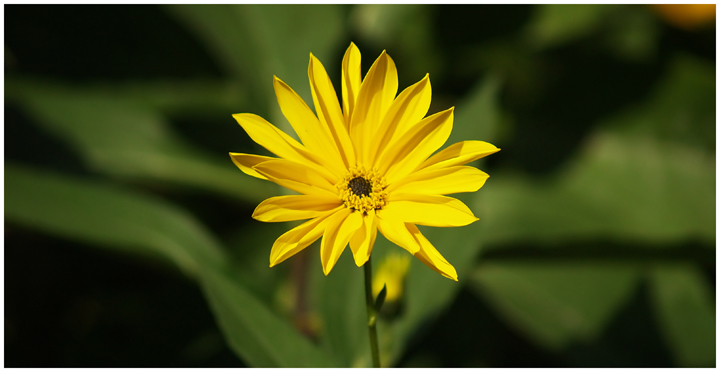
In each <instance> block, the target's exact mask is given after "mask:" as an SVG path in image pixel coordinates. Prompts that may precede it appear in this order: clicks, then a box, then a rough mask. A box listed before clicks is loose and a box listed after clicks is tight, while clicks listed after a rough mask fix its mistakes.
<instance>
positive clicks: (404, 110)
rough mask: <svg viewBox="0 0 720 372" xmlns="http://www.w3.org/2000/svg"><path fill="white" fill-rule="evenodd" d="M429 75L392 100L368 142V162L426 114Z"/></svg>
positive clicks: (429, 93)
mask: <svg viewBox="0 0 720 372" xmlns="http://www.w3.org/2000/svg"><path fill="white" fill-rule="evenodd" d="M431 92H432V91H431V88H430V75H429V74H427V75H425V77H424V78H423V79H422V80H420V81H419V82H417V83H415V84H414V85H412V86H409V87H408V88H406V89H405V90H403V91H402V93H400V95H399V96H398V97H397V98H396V99H395V100H394V101H393V103H392V105H390V108H389V109H388V112H387V113H386V114H385V118H384V119H383V121H382V124H381V125H380V127H379V128H378V130H377V132H376V133H375V138H374V140H373V141H372V143H371V144H370V149H371V150H370V154H369V160H370V164H372V163H373V162H374V161H375V157H376V156H377V157H378V158H379V155H380V154H381V153H382V152H383V150H385V148H386V147H387V144H388V143H390V142H392V140H395V139H397V138H400V137H402V136H403V135H405V134H406V133H407V131H408V129H410V127H412V126H413V125H415V124H417V123H418V122H419V121H420V120H422V118H423V117H424V116H425V114H427V111H428V109H429V108H430V98H431V96H432V94H431Z"/></svg>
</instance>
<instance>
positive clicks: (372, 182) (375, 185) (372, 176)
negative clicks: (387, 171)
mask: <svg viewBox="0 0 720 372" xmlns="http://www.w3.org/2000/svg"><path fill="white" fill-rule="evenodd" d="M386 187H387V185H386V184H385V180H384V179H382V177H380V176H379V175H378V174H377V172H376V171H374V170H372V171H366V170H365V169H363V168H360V167H353V168H352V169H350V173H348V175H346V176H345V178H344V179H343V180H342V181H340V183H339V184H338V185H337V188H338V191H339V192H340V199H342V201H343V204H345V207H347V208H350V209H352V210H355V211H359V212H362V213H363V214H367V212H368V211H371V210H376V209H382V208H383V207H384V206H385V204H387V192H385V188H386Z"/></svg>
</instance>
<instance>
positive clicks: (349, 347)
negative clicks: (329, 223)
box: [306, 234, 382, 368]
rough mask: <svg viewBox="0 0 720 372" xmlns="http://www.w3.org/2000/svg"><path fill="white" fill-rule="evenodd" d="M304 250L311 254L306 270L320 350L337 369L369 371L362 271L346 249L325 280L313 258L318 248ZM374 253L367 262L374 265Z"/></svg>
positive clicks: (318, 260)
mask: <svg viewBox="0 0 720 372" xmlns="http://www.w3.org/2000/svg"><path fill="white" fill-rule="evenodd" d="M378 235H379V234H378ZM378 240H380V238H379V237H378ZM306 249H312V250H313V256H312V257H313V258H312V261H311V265H309V266H308V270H310V273H311V284H312V288H314V290H315V291H316V293H315V294H314V302H315V303H316V304H317V305H316V306H317V309H318V311H319V312H320V316H321V319H322V322H323V337H322V346H323V347H324V349H325V350H326V352H327V353H328V354H329V355H332V356H333V358H334V359H335V361H336V364H337V365H338V366H342V367H363V368H368V367H370V366H371V359H370V344H369V342H370V341H369V339H368V328H367V310H366V305H365V289H364V288H365V287H364V274H363V269H362V268H360V267H357V266H356V265H355V260H354V259H353V257H352V252H350V249H346V250H345V252H344V253H343V254H342V255H341V256H340V259H339V260H338V262H337V263H336V264H335V267H334V268H333V269H332V271H331V272H330V274H329V275H328V276H327V277H326V276H325V275H323V272H322V267H321V265H320V258H319V255H318V254H317V253H318V251H319V246H318V244H317V243H316V244H314V245H312V246H310V247H308V248H306ZM375 252H376V251H375V249H373V254H372V257H371V259H372V260H373V261H375V262H377V260H376V259H375V257H376V253H375ZM381 358H382V356H381Z"/></svg>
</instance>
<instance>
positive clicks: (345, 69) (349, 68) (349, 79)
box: [342, 42, 362, 126]
mask: <svg viewBox="0 0 720 372" xmlns="http://www.w3.org/2000/svg"><path fill="white" fill-rule="evenodd" d="M361 83H362V76H361V73H360V49H358V48H357V47H356V46H355V44H354V43H352V42H351V43H350V46H349V47H348V48H347V51H345V57H343V61H342V96H343V114H344V116H345V125H346V126H348V125H349V124H350V117H351V115H352V112H353V110H354V108H355V102H357V96H358V93H360V84H361Z"/></svg>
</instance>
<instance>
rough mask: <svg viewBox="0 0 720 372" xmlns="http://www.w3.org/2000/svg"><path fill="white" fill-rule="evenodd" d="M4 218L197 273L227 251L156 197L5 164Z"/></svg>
mask: <svg viewBox="0 0 720 372" xmlns="http://www.w3.org/2000/svg"><path fill="white" fill-rule="evenodd" d="M5 219H6V221H9V222H14V223H17V224H19V225H22V226H26V227H28V228H31V229H37V230H40V231H45V232H48V233H51V234H56V235H59V236H63V237H66V238H71V239H77V240H81V241H85V242H88V243H91V244H98V245H102V246H108V247H112V248H115V249H119V250H121V251H127V252H130V253H135V254H137V253H143V252H144V251H147V252H149V253H154V254H156V255H159V256H161V257H165V258H169V259H170V260H171V261H172V262H174V263H175V264H176V265H177V266H178V267H179V268H180V269H182V270H183V271H184V272H185V273H187V274H190V275H197V274H198V271H199V267H200V265H208V266H215V267H220V266H221V265H222V264H223V262H224V261H225V254H224V252H223V251H222V249H221V248H220V246H219V244H218V242H217V241H216V240H215V239H214V237H213V236H212V235H211V234H210V233H209V232H208V231H207V230H205V228H204V227H203V226H202V225H200V224H199V223H198V222H197V221H196V220H195V219H194V218H193V217H192V216H191V215H189V214H188V213H186V212H185V211H183V210H181V209H179V208H177V207H175V206H174V205H172V204H169V203H166V202H163V201H161V200H158V199H156V198H153V197H150V196H147V195H143V194H140V193H137V192H131V191H129V190H125V189H123V188H120V187H117V186H114V185H110V184H107V183H101V182H97V181H89V180H80V179H74V178H71V177H68V176H61V175H58V174H53V173H49V172H42V171H38V170H33V169H32V168H27V167H22V166H18V165H13V164H5Z"/></svg>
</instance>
